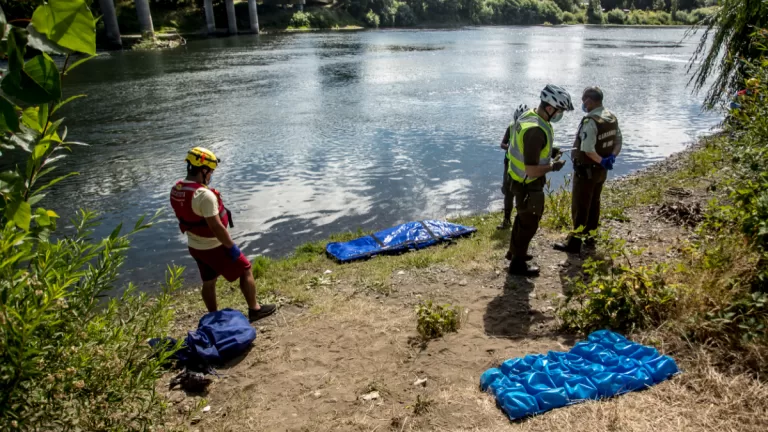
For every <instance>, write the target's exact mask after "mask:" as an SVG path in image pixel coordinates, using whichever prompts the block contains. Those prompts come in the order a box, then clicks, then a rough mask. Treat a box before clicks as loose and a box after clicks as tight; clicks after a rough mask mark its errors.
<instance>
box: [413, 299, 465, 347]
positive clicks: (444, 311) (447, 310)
mask: <svg viewBox="0 0 768 432" xmlns="http://www.w3.org/2000/svg"><path fill="white" fill-rule="evenodd" d="M416 319H417V325H416V331H417V332H418V333H419V335H420V336H421V338H422V339H423V340H425V341H426V340H430V339H435V338H439V337H441V336H443V335H444V334H446V333H450V332H455V331H457V330H458V329H459V327H460V325H461V323H460V319H461V308H459V307H455V306H451V305H448V304H446V305H435V304H433V303H432V301H426V302H422V303H419V305H418V306H417V307H416Z"/></svg>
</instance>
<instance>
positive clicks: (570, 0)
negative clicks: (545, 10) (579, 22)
mask: <svg viewBox="0 0 768 432" xmlns="http://www.w3.org/2000/svg"><path fill="white" fill-rule="evenodd" d="M555 4H556V5H557V7H559V8H560V9H561V10H562V11H563V12H573V11H574V9H576V3H575V2H574V0H555Z"/></svg>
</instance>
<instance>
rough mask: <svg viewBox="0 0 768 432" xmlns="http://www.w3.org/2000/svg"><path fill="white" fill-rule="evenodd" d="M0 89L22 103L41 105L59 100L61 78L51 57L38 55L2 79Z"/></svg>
mask: <svg viewBox="0 0 768 432" xmlns="http://www.w3.org/2000/svg"><path fill="white" fill-rule="evenodd" d="M0 88H2V90H3V91H4V92H5V93H6V94H7V95H8V96H11V97H13V98H16V99H18V100H20V101H22V102H25V103H29V104H33V105H42V104H46V103H50V102H53V101H56V100H59V99H61V76H60V75H59V70H58V69H57V68H56V63H54V62H53V60H52V59H51V57H49V56H48V54H40V55H38V56H37V57H35V58H33V59H32V60H30V61H28V62H27V63H25V64H24V69H23V70H22V71H20V72H17V73H10V74H8V75H7V76H6V77H5V78H3V81H2V84H0Z"/></svg>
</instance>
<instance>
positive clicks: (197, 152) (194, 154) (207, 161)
mask: <svg viewBox="0 0 768 432" xmlns="http://www.w3.org/2000/svg"><path fill="white" fill-rule="evenodd" d="M186 161H187V162H189V163H190V164H191V165H192V166H196V167H202V166H206V167H208V168H210V169H216V167H217V166H219V162H221V160H220V159H218V158H217V157H216V155H215V154H213V152H212V151H210V150H208V149H206V148H202V147H195V148H193V149H192V150H190V151H189V153H187V158H186Z"/></svg>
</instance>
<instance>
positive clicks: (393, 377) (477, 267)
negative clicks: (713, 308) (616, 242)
mask: <svg viewBox="0 0 768 432" xmlns="http://www.w3.org/2000/svg"><path fill="white" fill-rule="evenodd" d="M668 211H669V209H667V210H663V211H659V210H658V208H657V207H644V208H637V209H634V210H632V211H631V212H630V213H629V217H630V221H629V222H624V223H620V222H614V221H606V222H605V226H606V227H607V228H610V229H611V230H612V236H613V237H617V238H623V239H625V240H627V241H628V244H629V245H630V246H637V247H642V248H645V252H644V253H643V255H642V256H641V257H640V258H639V259H640V260H644V261H645V260H647V261H655V260H659V259H660V258H664V257H670V256H674V255H675V253H676V252H675V251H676V249H677V247H678V246H680V244H681V242H684V241H685V240H686V239H687V238H688V236H689V235H690V233H689V232H688V230H687V228H686V227H685V226H684V225H685V224H683V223H681V222H680V221H679V220H674V218H671V217H669V216H668V215H667V214H666V213H665V212H668ZM660 214H662V216H660ZM508 236H509V231H500V232H498V233H497V234H494V246H493V247H494V253H492V254H491V256H489V257H475V259H474V260H473V261H472V265H470V266H469V269H468V270H466V271H459V270H457V269H455V268H452V267H449V266H447V265H442V264H438V265H433V266H430V267H427V268H424V269H407V270H396V271H394V272H393V273H392V274H391V276H390V278H389V281H388V282H389V283H388V286H390V287H391V290H390V291H389V292H385V293H382V292H372V291H361V290H359V289H358V287H356V285H355V284H354V283H353V282H351V281H345V280H343V279H339V280H336V279H334V277H333V276H334V273H333V272H334V270H335V269H334V267H330V268H328V270H331V271H332V273H330V275H328V276H329V277H328V279H327V280H328V281H329V282H328V283H327V284H324V285H321V286H320V287H318V288H317V289H318V290H319V291H318V292H317V295H316V298H317V299H318V300H316V302H315V303H314V304H313V305H312V306H311V307H307V308H301V307H296V306H288V307H284V308H283V309H281V310H280V311H279V312H278V313H277V314H276V315H275V316H274V317H272V318H270V319H268V320H266V321H265V322H263V323H259V324H258V325H257V330H258V337H257V339H256V341H255V343H254V346H253V348H252V350H251V351H250V352H249V353H248V354H247V355H245V356H244V357H243V358H241V359H239V360H238V361H236V362H234V363H233V364H231V365H229V366H228V367H225V368H221V369H219V370H218V372H219V374H220V378H218V379H216V380H215V382H214V383H213V384H212V385H211V386H210V387H209V389H208V392H207V394H205V395H193V394H185V393H184V392H182V391H180V390H173V391H167V390H166V389H167V382H168V381H167V380H165V381H164V383H163V391H164V392H165V393H166V395H167V397H168V399H169V400H170V403H171V405H172V406H171V408H170V412H171V419H172V421H173V423H176V424H180V425H182V426H183V427H184V428H187V427H188V428H189V429H190V430H193V431H200V432H203V431H230V430H232V431H244V430H260V431H331V430H333V431H506V430H509V431H515V430H523V431H568V432H574V431H590V432H596V431H654V432H658V431H702V430H711V431H727V430H740V431H744V430H754V431H758V430H760V431H765V430H768V411H767V410H768V406H766V404H765V401H768V396H767V395H768V390H766V387H765V385H763V384H761V383H759V382H756V381H754V380H749V379H746V378H744V377H726V376H723V375H721V374H719V373H718V372H717V371H716V370H715V369H713V368H710V367H707V366H706V365H707V362H706V359H704V360H702V359H699V360H698V361H696V362H695V368H696V370H686V371H685V373H683V374H682V375H680V376H677V377H675V378H673V379H672V380H670V381H668V382H665V383H662V384H660V385H658V386H656V387H653V388H651V389H648V390H646V391H642V392H636V393H632V394H627V395H624V396H621V397H618V398H614V399H610V400H605V401H600V402H590V403H586V404H582V405H576V406H571V407H566V408H561V409H557V410H554V411H551V412H548V413H545V414H543V415H541V416H538V417H534V418H531V419H526V420H523V421H517V422H510V421H509V419H508V418H506V417H505V415H504V414H503V412H502V411H501V410H500V409H499V408H497V407H496V405H495V401H494V399H493V398H492V397H491V396H489V395H487V394H484V393H482V392H481V391H480V390H479V381H478V380H479V377H480V374H482V372H483V371H485V370H486V369H487V368H489V367H492V366H494V365H498V364H499V363H500V362H501V361H503V360H505V359H508V358H512V357H517V356H523V355H526V354H530V353H546V352H547V351H549V350H559V351H563V350H568V349H569V348H570V347H571V346H572V345H573V344H574V343H575V342H576V339H575V338H574V337H573V336H570V335H567V334H563V333H561V332H559V331H558V322H557V319H556V316H555V306H556V304H557V302H558V301H559V299H560V298H562V297H563V290H564V286H565V280H566V278H567V277H571V276H574V275H576V274H578V273H579V271H580V267H581V260H582V258H583V257H585V256H586V255H584V254H583V255H582V257H574V256H568V255H566V254H564V253H560V252H556V251H554V250H552V249H551V248H550V245H551V243H552V242H554V241H555V240H558V239H560V238H562V235H561V234H559V233H553V232H551V231H546V230H542V231H540V232H539V234H537V236H536V238H535V239H534V244H533V248H532V252H533V254H534V255H535V256H536V257H537V258H536V261H537V263H538V264H539V265H540V266H541V269H542V275H541V277H539V278H536V279H525V278H520V277H512V276H509V275H507V273H506V271H505V270H506V266H507V261H505V260H504V259H503V253H504V251H505V248H506V246H507V241H508ZM460 241H464V240H460ZM412 253H419V252H412ZM377 259H388V258H386V257H384V258H377ZM351 265H362V266H364V265H366V264H365V263H364V262H363V263H357V264H351ZM422 299H434V300H436V301H438V302H441V303H442V302H447V303H451V304H454V305H460V306H462V307H463V308H464V312H463V316H462V326H461V328H460V330H459V331H458V332H457V333H452V334H449V335H447V336H445V337H444V338H441V339H437V340H433V341H431V342H429V343H428V344H426V345H422V344H420V343H418V341H416V336H417V333H416V317H415V312H414V306H415V305H416V304H418V302H419V301H420V300H422ZM191 318H192V317H190V320H189V324H190V328H192V327H193V323H194V321H193V320H192V319H191ZM662 349H663V347H662ZM681 365H682V367H683V368H686V367H687V366H689V365H690V366H689V367H690V368H693V367H694V366H693V365H694V363H686V362H685V361H682V362H681ZM170 376H171V375H169V378H170ZM424 379H426V381H423V380H424ZM418 380H421V381H420V382H419V383H417V381H418ZM374 392H375V393H374ZM372 393H374V394H373V395H372ZM365 395H367V396H368V398H370V400H364V398H363V396H365ZM371 396H377V397H373V398H371ZM203 398H204V399H203ZM203 406H209V407H210V409H209V410H207V411H203V410H200V408H202V407H203ZM195 408H197V409H195ZM745 412H747V413H751V414H750V415H748V416H744V415H743V413H745Z"/></svg>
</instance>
